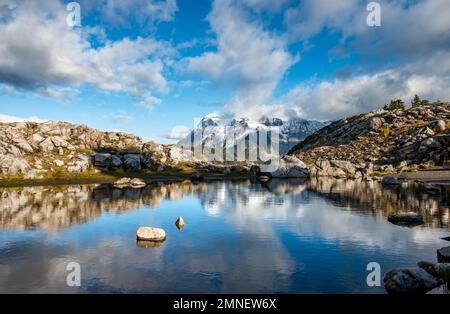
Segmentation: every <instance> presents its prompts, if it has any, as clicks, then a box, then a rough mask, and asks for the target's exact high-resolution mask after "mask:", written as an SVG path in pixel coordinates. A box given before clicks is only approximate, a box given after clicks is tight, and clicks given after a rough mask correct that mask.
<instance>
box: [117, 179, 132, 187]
mask: <svg viewBox="0 0 450 314" xmlns="http://www.w3.org/2000/svg"><path fill="white" fill-rule="evenodd" d="M130 182H131V179H130V178H121V179H119V180H117V181H116V182H114V186H115V187H117V188H122V187H127V186H129V185H130Z"/></svg>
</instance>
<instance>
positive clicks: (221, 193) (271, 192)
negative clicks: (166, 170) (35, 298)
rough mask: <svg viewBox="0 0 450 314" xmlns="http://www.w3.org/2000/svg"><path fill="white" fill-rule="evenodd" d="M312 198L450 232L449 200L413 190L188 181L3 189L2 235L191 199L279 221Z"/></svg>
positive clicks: (360, 184)
mask: <svg viewBox="0 0 450 314" xmlns="http://www.w3.org/2000/svg"><path fill="white" fill-rule="evenodd" d="M255 193H257V194H255ZM311 193H316V194H317V195H320V197H321V198H323V199H324V200H326V201H328V202H330V203H332V204H333V205H334V206H336V207H340V208H344V209H345V210H351V211H355V212H361V213H367V214H371V215H373V216H375V217H378V218H385V217H387V215H389V214H390V213H391V212H395V211H415V212H422V213H423V214H424V216H425V223H426V225H427V226H432V227H441V228H449V219H450V215H449V209H450V205H449V204H450V203H449V202H450V200H449V199H447V197H446V196H447V195H446V194H445V193H443V194H437V195H436V194H428V193H426V192H425V191H423V190H422V189H420V187H419V186H417V185H414V184H411V185H409V186H408V187H398V188H394V189H386V188H383V187H381V185H380V184H379V183H377V182H374V181H369V182H365V181H355V180H338V179H328V178H316V179H312V180H310V181H305V180H272V181H269V182H268V183H264V184H262V186H259V185H258V184H252V183H251V182H250V181H240V182H239V184H236V183H233V182H224V183H210V184H208V183H199V184H193V183H191V182H190V181H184V182H178V183H159V184H153V185H149V186H147V187H145V188H143V189H117V188H114V187H112V186H111V185H108V184H105V185H74V186H57V187H52V186H45V187H25V188H15V189H0V230H21V229H35V228H42V229H45V230H58V229H60V228H66V227H69V226H70V225H72V224H83V223H86V222H87V221H89V220H90V219H94V218H96V217H99V216H100V215H101V214H102V213H104V212H108V213H119V214H120V213H125V212H128V211H132V210H135V209H137V208H139V207H142V206H144V205H145V206H149V207H157V206H158V205H160V204H161V202H163V201H164V200H171V201H174V200H181V199H182V198H183V197H186V196H196V197H198V198H199V199H200V201H201V203H202V205H203V207H204V208H205V210H206V211H207V213H209V214H212V215H214V214H218V213H219V211H220V210H221V208H222V207H223V206H224V203H231V204H233V206H234V207H235V208H236V209H237V208H241V209H243V210H248V208H247V209H246V208H245V205H247V204H248V203H249V201H250V199H252V200H253V201H255V199H254V198H255V197H257V198H258V199H259V201H258V203H259V204H258V205H259V206H260V209H269V210H271V213H270V215H276V214H275V213H274V209H275V211H278V210H279V209H280V205H284V206H282V207H281V208H284V209H286V206H289V205H292V203H295V201H296V200H303V201H304V202H308V199H309V198H310V197H311ZM274 205H276V206H274ZM293 210H294V209H293ZM259 213H261V212H259ZM247 214H248V213H247Z"/></svg>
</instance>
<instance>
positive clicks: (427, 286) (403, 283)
mask: <svg viewBox="0 0 450 314" xmlns="http://www.w3.org/2000/svg"><path fill="white" fill-rule="evenodd" d="M442 283H443V282H442V281H441V280H440V279H438V278H436V277H434V276H432V275H430V274H429V273H427V272H426V271H425V270H423V269H422V268H405V269H395V270H392V271H390V272H388V273H387V274H386V275H385V277H384V287H385V288H386V290H387V291H388V292H389V293H426V292H428V291H430V290H432V289H434V288H436V287H439V286H440V285H442Z"/></svg>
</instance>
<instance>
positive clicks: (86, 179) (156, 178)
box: [0, 174, 252, 188]
mask: <svg viewBox="0 0 450 314" xmlns="http://www.w3.org/2000/svg"><path fill="white" fill-rule="evenodd" d="M127 177H131V178H139V179H142V180H144V181H145V182H146V183H153V182H177V181H185V180H189V181H190V180H191V175H173V174H167V175H142V174H141V175H136V174H129V175H123V176H113V175H107V174H100V175H98V176H97V177H95V176H92V175H90V176H73V177H72V176H69V177H65V178H46V179H0V188H21V187H32V186H62V185H78V184H80V185H88V184H112V183H114V182H115V181H117V180H118V179H121V178H127ZM251 178H252V176H251V175H250V174H227V175H221V174H216V175H211V174H203V177H202V181H220V180H245V179H251Z"/></svg>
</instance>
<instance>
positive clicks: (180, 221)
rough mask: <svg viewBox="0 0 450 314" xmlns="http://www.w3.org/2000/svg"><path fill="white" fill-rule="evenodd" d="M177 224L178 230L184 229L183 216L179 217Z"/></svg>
mask: <svg viewBox="0 0 450 314" xmlns="http://www.w3.org/2000/svg"><path fill="white" fill-rule="evenodd" d="M175 225H176V226H177V228H178V230H181V229H183V228H184V225H185V223H184V219H183V217H178V219H177V221H176V222H175Z"/></svg>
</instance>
